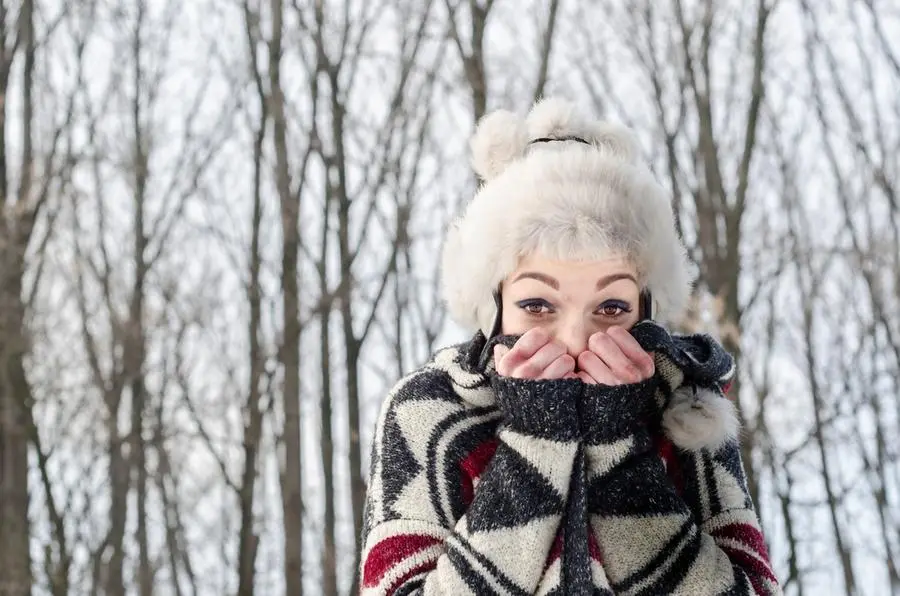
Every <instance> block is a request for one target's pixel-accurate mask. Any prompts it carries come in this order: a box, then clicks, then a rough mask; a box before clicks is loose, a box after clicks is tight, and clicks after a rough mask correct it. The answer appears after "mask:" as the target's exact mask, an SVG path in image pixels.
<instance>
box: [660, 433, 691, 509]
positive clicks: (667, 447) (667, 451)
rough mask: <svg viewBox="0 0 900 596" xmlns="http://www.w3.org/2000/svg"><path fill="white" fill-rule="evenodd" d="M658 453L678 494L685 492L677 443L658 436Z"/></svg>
mask: <svg viewBox="0 0 900 596" xmlns="http://www.w3.org/2000/svg"><path fill="white" fill-rule="evenodd" d="M656 453H657V454H658V455H659V457H660V458H661V459H662V460H663V463H664V464H665V465H666V475H667V476H668V477H669V480H671V482H672V485H673V486H674V487H675V492H676V493H678V496H681V495H682V494H683V493H684V473H683V472H682V470H681V465H680V463H679V462H678V457H676V454H675V445H673V444H672V441H670V440H669V439H667V438H666V437H664V436H658V437H656Z"/></svg>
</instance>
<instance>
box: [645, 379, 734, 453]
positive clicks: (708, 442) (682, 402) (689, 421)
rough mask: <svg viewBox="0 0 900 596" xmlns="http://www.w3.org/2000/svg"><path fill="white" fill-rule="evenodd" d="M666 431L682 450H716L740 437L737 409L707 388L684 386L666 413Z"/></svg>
mask: <svg viewBox="0 0 900 596" xmlns="http://www.w3.org/2000/svg"><path fill="white" fill-rule="evenodd" d="M662 425H663V429H664V430H665V432H666V436H668V437H669V438H670V439H671V440H672V442H673V443H674V444H675V445H676V446H678V447H681V448H682V449H687V450H688V451H696V450H698V449H703V448H707V449H712V450H716V449H718V448H719V447H721V446H722V445H723V444H725V442H726V441H728V440H731V439H736V438H737V434H738V427H739V423H738V417H737V409H736V408H735V406H734V404H733V403H731V401H730V400H729V399H728V398H726V397H724V396H722V395H720V394H719V393H717V392H715V391H713V390H711V389H704V388H695V387H681V388H679V389H676V390H675V393H674V395H672V401H671V403H670V404H669V406H668V407H667V408H666V411H665V412H663V418H662Z"/></svg>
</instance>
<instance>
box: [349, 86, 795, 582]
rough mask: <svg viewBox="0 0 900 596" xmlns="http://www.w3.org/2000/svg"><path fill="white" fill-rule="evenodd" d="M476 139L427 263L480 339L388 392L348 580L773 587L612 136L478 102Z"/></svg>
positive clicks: (722, 431)
mask: <svg viewBox="0 0 900 596" xmlns="http://www.w3.org/2000/svg"><path fill="white" fill-rule="evenodd" d="M472 151H473V164H474V166H475V169H476V172H477V173H478V174H479V176H480V177H481V178H482V179H483V180H484V184H483V186H482V187H481V188H480V190H479V192H478V193H477V195H476V196H475V198H474V199H473V200H472V201H471V203H470V204H469V205H468V207H467V209H466V212H465V214H464V215H463V216H462V217H461V218H460V219H459V220H458V221H457V222H455V224H454V225H453V226H451V229H450V232H449V235H448V238H447V242H446V244H445V248H444V257H443V273H442V275H443V282H444V283H443V285H444V292H445V298H446V301H447V305H448V308H449V309H450V312H451V314H452V315H453V316H454V317H455V318H456V319H457V320H458V321H459V322H460V323H461V324H463V325H465V326H468V327H470V328H471V329H472V330H473V331H475V330H477V333H475V336H474V338H473V339H472V340H471V341H469V342H467V343H464V344H462V345H457V346H454V347H450V348H447V349H444V350H441V351H439V352H438V353H437V354H436V355H435V356H434V358H433V360H432V361H431V362H429V363H428V364H427V365H425V366H424V367H423V368H421V369H419V370H417V371H415V372H414V373H412V374H410V375H409V376H407V377H406V378H404V379H403V380H401V381H400V382H399V383H398V384H397V386H396V387H395V388H394V389H393V391H392V392H391V393H390V395H389V396H388V398H387V400H386V401H385V403H384V406H383V408H382V411H381V415H380V418H379V420H378V424H377V427H376V432H375V439H374V446H373V452H372V469H371V476H370V482H369V490H368V497H367V505H366V519H365V528H364V531H363V552H362V565H361V585H362V592H363V593H364V594H373V595H374V594H388V595H397V594H454V595H455V594H689V595H691V596H697V595H704V594H777V593H780V589H779V587H778V582H777V580H776V578H775V576H774V574H773V572H772V569H771V566H770V564H769V560H768V554H767V552H766V546H765V542H764V539H763V536H762V534H761V532H760V529H759V523H758V520H757V517H756V514H755V513H754V509H753V504H752V503H751V499H750V496H749V493H748V492H747V489H746V485H745V479H744V473H743V467H742V463H741V458H740V451H739V448H738V443H737V440H736V439H737V423H736V417H735V412H734V407H733V405H732V404H731V402H730V401H728V399H727V398H726V397H725V395H724V392H725V391H726V389H727V386H728V384H729V381H730V379H731V378H732V376H733V374H734V370H733V360H732V358H731V357H730V356H729V355H728V354H727V353H726V352H725V351H724V350H723V349H722V348H721V346H720V345H719V344H718V343H716V342H715V341H714V340H713V339H711V338H710V337H708V336H705V335H695V336H675V335H671V334H670V333H669V332H667V331H666V330H665V329H664V328H663V327H662V326H661V325H659V324H658V323H656V322H653V321H651V320H650V317H651V315H652V317H653V318H654V319H656V320H677V319H678V317H679V316H681V315H682V314H683V309H684V307H685V304H686V302H687V299H688V296H689V294H690V282H689V272H688V264H687V259H686V257H685V251H684V249H683V247H682V245H681V243H680V241H679V239H678V235H677V233H676V230H675V226H674V218H673V214H672V208H671V206H670V204H669V201H668V200H667V198H666V195H665V193H664V191H663V190H662V188H661V187H660V186H659V185H658V184H657V183H656V182H655V180H654V178H653V176H652V175H651V173H650V172H649V170H648V169H647V167H646V166H645V165H643V164H642V163H641V162H640V160H639V158H638V151H637V148H636V144H635V142H634V140H633V138H632V137H631V135H630V133H629V132H628V131H627V130H623V129H621V128H619V127H616V126H613V125H610V124H607V123H603V122H592V121H590V120H588V119H586V118H584V117H582V116H581V115H579V114H578V112H577V111H576V110H575V108H574V107H573V106H572V105H570V104H568V103H566V102H564V101H561V100H546V101H544V102H541V103H539V104H538V105H536V106H535V107H534V109H533V110H532V111H531V113H530V114H529V115H528V116H527V118H525V119H522V118H520V117H518V116H516V115H514V114H511V113H509V112H505V111H500V112H495V113H493V114H491V115H488V116H487V117H486V118H485V119H484V120H483V121H482V122H481V123H480V124H479V126H478V129H477V130H476V133H475V136H474V138H473V140H472ZM651 306H652V309H651ZM651 311H652V312H651Z"/></svg>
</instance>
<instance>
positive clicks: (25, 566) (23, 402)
mask: <svg viewBox="0 0 900 596" xmlns="http://www.w3.org/2000/svg"><path fill="white" fill-rule="evenodd" d="M0 7H3V8H5V6H4V2H3V0H0ZM20 11H21V13H20V16H19V25H20V29H19V30H18V31H14V32H13V34H14V35H12V38H13V39H17V40H18V42H19V44H20V45H19V47H20V49H21V52H22V53H23V54H24V69H23V90H22V101H23V116H24V117H23V119H22V123H21V126H22V171H21V174H20V186H19V195H18V200H17V201H16V200H11V199H10V195H11V189H10V180H9V176H8V170H7V159H8V152H7V147H6V142H7V134H8V132H7V128H6V113H7V112H6V102H5V100H6V97H7V95H8V91H9V79H10V71H11V66H12V62H13V59H14V58H15V56H16V52H15V51H13V52H9V55H7V52H8V48H9V47H10V45H11V44H10V40H9V39H8V38H9V37H10V36H8V35H7V31H6V30H5V23H0V50H2V52H3V61H2V63H0V537H2V538H0V569H2V570H3V571H2V575H3V579H0V593H3V594H9V595H10V596H26V595H28V594H30V593H31V584H32V575H31V552H30V524H29V515H28V496H29V491H28V488H29V487H28V429H29V424H30V420H31V414H30V408H31V405H32V401H33V398H32V395H31V388H30V387H29V385H28V379H27V377H26V375H25V358H26V356H27V355H28V340H27V337H28V335H27V331H26V329H25V320H26V309H25V304H24V303H23V301H22V282H23V278H24V275H25V268H26V267H25V254H26V251H27V248H28V244H29V241H30V239H31V230H32V225H33V220H32V219H30V217H29V216H30V215H31V211H30V206H31V202H30V201H31V199H32V197H31V196H30V195H31V188H30V186H31V176H32V158H33V154H32V143H31V134H32V130H31V125H32V114H33V102H32V86H33V74H34V63H35V60H34V52H35V42H34V5H33V2H32V1H31V0H24V2H23V3H22V5H21V8H20ZM7 210H9V211H7Z"/></svg>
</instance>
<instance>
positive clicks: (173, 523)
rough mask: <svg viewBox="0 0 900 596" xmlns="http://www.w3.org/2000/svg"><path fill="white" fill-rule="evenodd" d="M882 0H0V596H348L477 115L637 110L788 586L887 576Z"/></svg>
mask: <svg viewBox="0 0 900 596" xmlns="http://www.w3.org/2000/svg"><path fill="white" fill-rule="evenodd" d="M898 40H900V3H897V2H896V1H893V0H815V2H813V0H634V1H629V2H621V1H618V0H592V1H582V0H341V1H338V0H316V1H304V0H191V1H190V2H185V1H183V0H118V1H117V0H0V133H2V134H0V594H2V595H4V596H7V595H8V596H20V595H25V594H35V595H44V594H50V595H54V596H62V595H69V594H72V595H75V594H104V595H107V596H114V595H124V594H139V595H141V596H148V595H150V594H173V595H178V596H181V595H191V594H204V595H205V594H209V595H219V594H241V595H249V594H260V595H279V594H289V595H299V594H307V595H309V594H325V595H332V594H353V593H356V591H357V582H358V578H357V574H356V568H357V565H358V560H357V550H358V547H359V545H358V541H359V532H360V524H359V521H360V519H361V517H362V507H363V501H364V496H365V491H366V485H365V483H366V477H367V466H368V461H369V448H370V444H371V439H372V430H373V427H374V422H375V418H376V416H377V414H378V411H379V407H380V404H381V402H382V400H383V399H384V398H385V396H386V393H387V391H388V390H389V389H390V387H391V386H392V385H394V383H395V382H396V381H397V380H398V379H399V378H400V377H401V376H403V375H404V374H405V373H406V372H408V371H410V370H412V369H413V368H415V367H416V366H418V365H421V364H422V363H424V362H425V361H426V360H427V358H428V357H429V355H430V354H432V353H433V351H434V350H435V349H437V348H439V347H441V346H443V345H446V344H449V343H452V342H456V341H462V340H465V339H467V337H466V335H465V334H463V332H462V331H461V330H460V329H459V328H458V327H457V326H455V324H454V323H453V321H451V320H450V319H449V318H448V317H447V316H446V315H445V311H444V308H443V305H442V303H441V299H440V288H439V283H438V278H439V276H438V265H439V261H440V259H439V254H440V247H441V243H442V239H443V231H444V229H445V227H446V225H447V223H448V222H449V221H450V218H451V217H453V216H454V215H455V214H456V213H458V212H459V210H460V209H461V207H462V206H463V205H465V203H466V201H467V200H468V199H469V198H471V197H472V195H473V193H474V191H475V188H476V184H477V181H476V178H475V175H474V174H473V172H472V169H471V167H470V165H469V158H468V145H467V142H468V138H469V135H470V134H471V132H472V130H473V127H474V125H475V122H476V121H477V120H478V119H479V118H480V117H481V116H482V115H484V114H485V112H486V111H490V110H492V109H495V108H501V107H503V108H508V109H512V110H515V111H520V112H522V111H525V110H527V109H528V107H529V106H530V105H531V104H532V102H533V101H534V100H535V99H536V98H540V97H543V96H548V95H559V96H565V97H569V98H571V99H574V100H577V101H579V102H581V103H583V104H584V105H586V106H588V107H589V108H590V109H591V110H593V111H594V112H595V113H596V114H598V115H602V116H605V117H607V118H609V119H611V120H615V121H619V122H623V123H625V124H627V125H629V126H632V127H633V128H635V129H636V131H637V132H638V135H639V136H640V139H641V143H642V150H643V151H644V153H645V155H646V158H647V159H648V160H650V162H651V163H652V164H653V167H654V171H655V173H656V175H657V176H658V178H659V180H660V181H661V182H662V183H663V184H664V185H665V186H666V188H667V189H669V190H670V191H671V196H672V200H673V205H674V210H675V212H676V214H677V220H678V225H679V228H680V231H681V233H682V235H683V237H684V239H685V242H686V243H687V245H688V246H689V253H690V256H691V259H692V262H693V264H694V265H695V269H696V277H697V281H696V291H695V299H694V300H693V302H692V307H691V315H690V316H689V317H688V319H687V320H684V321H681V322H680V323H679V324H678V327H677V330H679V331H703V332H708V333H711V334H713V335H714V336H715V337H717V338H719V339H720V340H721V341H722V342H723V343H724V345H725V346H726V347H727V348H728V349H729V350H730V351H731V352H732V353H734V354H735V355H736V358H737V361H738V371H739V376H738V379H737V382H736V383H735V385H734V387H733V388H732V389H731V392H730V395H731V397H732V398H733V399H735V400H736V401H737V403H738V404H739V407H740V414H741V422H742V425H743V429H742V435H741V436H742V449H743V456H744V463H745V466H746V468H747V470H746V471H747V475H748V484H749V488H750V491H751V493H752V495H753V496H754V499H755V502H756V504H757V506H758V512H759V516H760V519H761V521H762V524H763V528H764V530H765V533H766V538H767V540H768V543H769V549H770V553H771V556H772V559H773V564H774V565H775V569H776V571H777V573H778V576H779V578H780V580H781V582H782V584H783V586H784V589H785V592H786V593H787V594H790V595H797V596H799V595H803V594H807V595H815V596H818V595H822V594H846V595H848V596H849V595H864V596H880V595H889V594H898V593H900V569H898V566H900V441H898V440H897V437H898V436H900V161H898V155H900V41H898Z"/></svg>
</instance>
